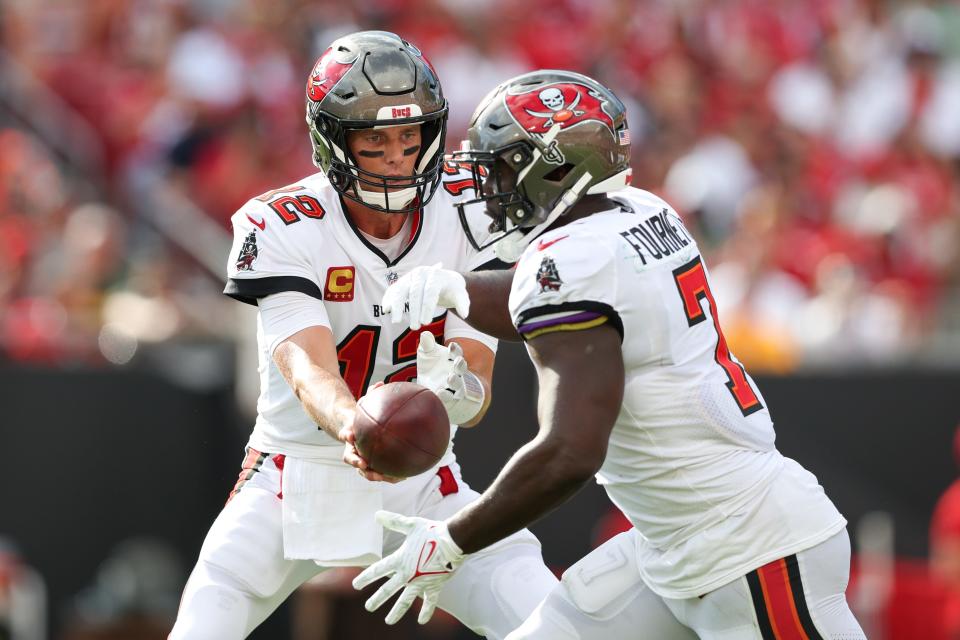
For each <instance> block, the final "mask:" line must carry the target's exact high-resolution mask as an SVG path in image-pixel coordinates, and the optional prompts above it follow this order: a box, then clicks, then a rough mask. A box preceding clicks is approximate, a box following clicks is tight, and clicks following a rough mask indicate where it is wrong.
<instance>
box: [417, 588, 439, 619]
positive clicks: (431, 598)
mask: <svg viewBox="0 0 960 640" xmlns="http://www.w3.org/2000/svg"><path fill="white" fill-rule="evenodd" d="M439 594H440V592H439V591H437V592H435V593H432V594H431V595H424V597H423V606H421V607H420V615H418V616H417V622H418V623H420V624H427V623H428V622H430V618H432V617H433V611H434V609H436V608H437V597H438V596H439Z"/></svg>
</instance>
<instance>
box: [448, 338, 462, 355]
mask: <svg viewBox="0 0 960 640" xmlns="http://www.w3.org/2000/svg"><path fill="white" fill-rule="evenodd" d="M447 346H448V347H449V349H450V357H452V358H462V357H463V347H461V346H460V344H459V343H457V342H450V343H449V344H448V345H447Z"/></svg>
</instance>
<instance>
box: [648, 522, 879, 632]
mask: <svg viewBox="0 0 960 640" xmlns="http://www.w3.org/2000/svg"><path fill="white" fill-rule="evenodd" d="M849 567H850V539H849V537H848V536H847V532H846V531H845V530H844V531H841V532H840V533H838V534H836V535H834V536H833V537H831V538H829V539H828V540H826V541H825V542H822V543H821V544H818V545H817V546H815V547H812V548H810V549H807V550H805V551H802V552H800V553H798V554H796V555H793V556H789V557H786V558H781V559H779V560H775V561H774V562H770V563H768V564H766V565H764V566H762V567H760V568H759V569H757V570H755V571H751V572H750V573H749V574H747V575H746V576H744V577H742V578H739V579H737V580H735V581H733V582H731V583H730V584H728V585H725V586H723V587H721V588H720V589H717V590H716V591H713V592H711V593H708V594H706V595H704V596H703V597H701V598H689V599H686V600H669V599H668V600H666V602H667V605H668V606H669V607H670V608H671V610H673V612H674V615H676V616H677V618H678V619H680V620H681V621H683V622H684V623H685V624H687V625H688V626H690V627H691V628H693V629H694V630H696V632H697V634H698V635H699V636H700V637H701V638H703V639H704V640H766V639H767V638H779V637H798V638H801V637H806V638H809V639H810V640H818V639H821V638H822V639H824V640H860V639H865V638H866V636H865V635H864V633H863V630H862V629H861V628H860V625H859V624H858V623H857V620H856V618H854V616H853V613H851V611H850V607H849V606H848V605H847V600H846V595H845V592H846V588H847V582H848V580H849Z"/></svg>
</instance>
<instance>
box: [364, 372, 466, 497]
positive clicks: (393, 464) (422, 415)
mask: <svg viewBox="0 0 960 640" xmlns="http://www.w3.org/2000/svg"><path fill="white" fill-rule="evenodd" d="M357 407H358V411H357V416H356V419H355V420H354V422H353V431H354V433H355V434H356V438H357V439H356V445H357V450H358V451H359V452H360V455H361V456H363V457H364V459H365V460H366V461H367V462H368V463H370V466H371V467H373V469H374V470H375V471H378V472H380V473H382V474H385V475H389V476H394V477H397V478H408V477H410V476H415V475H417V474H419V473H423V472H424V471H427V470H429V469H430V468H431V467H433V466H434V465H435V464H437V462H439V461H440V458H441V457H442V456H443V454H444V453H445V452H446V450H447V445H449V443H450V421H449V419H448V418H447V411H446V409H444V408H443V403H441V402H440V398H438V397H437V396H436V394H434V393H433V392H432V391H430V390H429V389H427V388H426V387H422V386H420V385H418V384H415V383H413V382H392V383H390V384H385V385H383V386H381V387H377V388H376V389H372V390H371V391H369V392H368V393H367V395H365V396H363V397H362V398H360V402H358V403H357Z"/></svg>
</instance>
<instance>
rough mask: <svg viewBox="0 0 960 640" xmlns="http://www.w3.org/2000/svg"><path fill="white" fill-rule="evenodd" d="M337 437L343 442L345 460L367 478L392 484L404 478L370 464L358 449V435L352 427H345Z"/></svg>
mask: <svg viewBox="0 0 960 640" xmlns="http://www.w3.org/2000/svg"><path fill="white" fill-rule="evenodd" d="M337 437H338V438H340V441H341V442H342V443H343V461H344V462H346V463H347V464H348V465H350V466H351V467H354V468H355V469H356V470H357V473H359V474H360V475H361V476H363V477H364V478H366V479H367V480H370V481H371V482H389V483H390V484H395V483H397V482H400V481H401V480H403V478H395V477H393V476H388V475H384V474H382V473H380V472H379V471H377V470H376V469H374V468H373V467H371V466H370V463H369V462H367V461H366V460H365V459H364V457H363V456H362V455H360V451H359V450H358V449H357V443H356V435H355V434H354V433H353V428H352V427H344V428H343V429H341V430H340V432H339V433H338V434H337Z"/></svg>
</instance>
